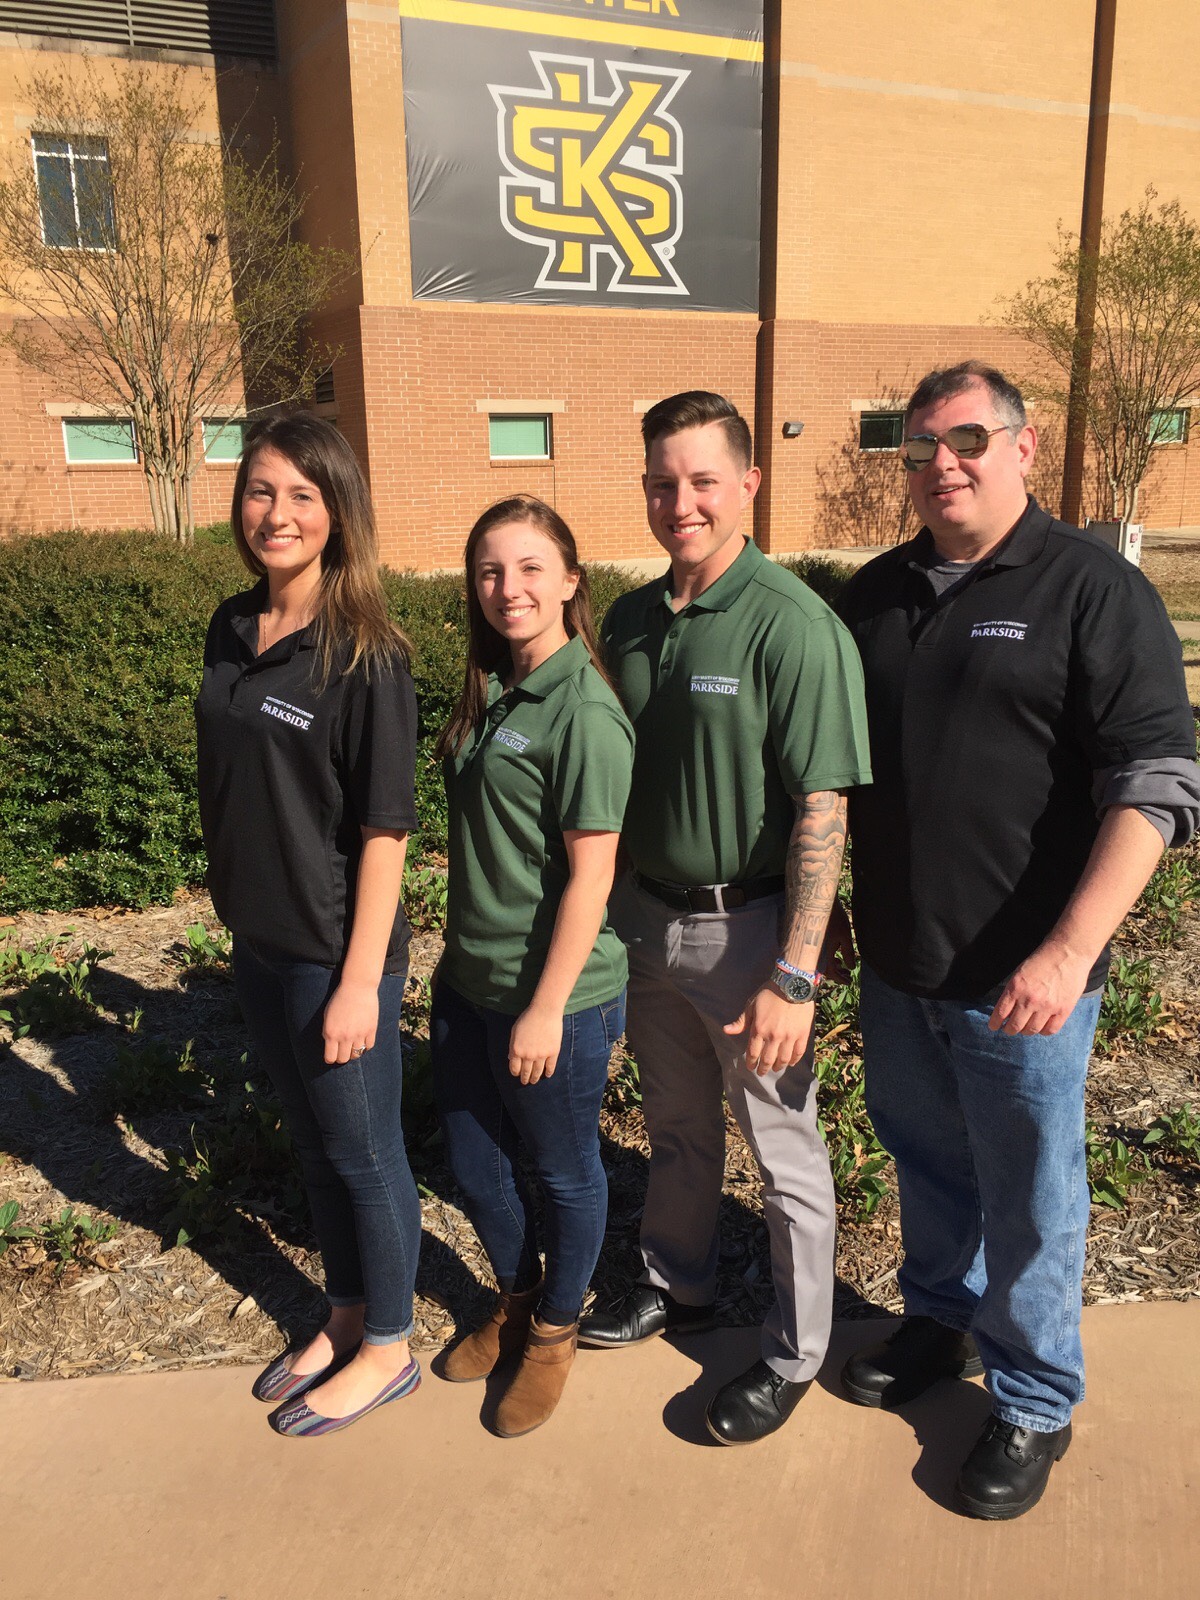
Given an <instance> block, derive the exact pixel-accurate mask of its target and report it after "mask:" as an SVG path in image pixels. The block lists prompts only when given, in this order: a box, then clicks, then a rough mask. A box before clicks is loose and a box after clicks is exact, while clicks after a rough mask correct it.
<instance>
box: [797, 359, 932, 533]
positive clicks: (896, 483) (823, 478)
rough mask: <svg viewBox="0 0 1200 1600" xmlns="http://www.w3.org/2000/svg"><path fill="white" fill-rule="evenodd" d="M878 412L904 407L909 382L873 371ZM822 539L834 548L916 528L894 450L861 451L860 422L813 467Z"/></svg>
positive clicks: (856, 420) (913, 531)
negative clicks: (890, 379)
mask: <svg viewBox="0 0 1200 1600" xmlns="http://www.w3.org/2000/svg"><path fill="white" fill-rule="evenodd" d="M875 384H876V392H877V393H878V394H879V395H880V396H881V397H882V398H881V400H880V406H879V409H880V410H881V411H888V412H891V411H895V412H901V413H902V412H903V411H904V407H905V405H906V404H907V402H908V396H909V392H910V391H911V389H912V384H911V383H908V382H907V378H906V379H905V380H904V381H903V382H901V383H899V384H895V383H893V384H885V383H883V381H882V380H881V379H880V378H879V377H878V376H877V377H876V379H875ZM817 500H818V504H819V507H820V511H819V524H820V528H821V543H822V544H823V545H829V546H831V547H835V548H846V547H850V546H854V545H886V544H897V543H899V541H900V540H901V539H907V538H910V537H911V536H912V534H914V533H915V532H916V520H915V517H914V514H913V509H912V505H911V502H910V501H909V498H908V493H907V491H906V489H905V484H904V469H903V467H902V466H901V464H900V458H899V456H898V454H897V452H896V451H895V450H887V449H877V450H864V449H863V448H862V446H861V443H860V421H859V419H858V418H855V420H854V421H852V422H851V424H850V426H849V429H848V431H847V433H846V436H845V438H844V439H843V440H842V442H841V444H840V445H839V446H838V447H837V451H836V453H835V454H834V455H833V456H832V457H831V458H830V459H829V460H827V461H826V462H825V463H824V464H822V465H821V466H818V467H817Z"/></svg>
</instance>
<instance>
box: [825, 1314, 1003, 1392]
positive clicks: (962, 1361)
mask: <svg viewBox="0 0 1200 1600" xmlns="http://www.w3.org/2000/svg"><path fill="white" fill-rule="evenodd" d="M982 1371H983V1362H982V1361H981V1360H980V1359H979V1351H978V1350H977V1349H976V1347H975V1341H974V1339H972V1337H971V1335H970V1334H969V1333H959V1332H958V1331H957V1330H956V1329H954V1328H946V1327H943V1325H942V1324H941V1323H940V1322H935V1321H934V1320H933V1318H932V1317H906V1318H905V1319H904V1321H903V1322H902V1323H901V1324H900V1326H899V1327H898V1328H897V1329H896V1331H895V1333H894V1334H892V1336H891V1338H890V1339H885V1340H884V1341H883V1343H882V1344H875V1345H872V1346H871V1347H870V1349H869V1350H860V1351H859V1353H858V1355H856V1356H851V1357H850V1359H849V1361H847V1363H846V1365H845V1366H844V1367H843V1368H842V1388H843V1389H844V1390H845V1391H846V1393H847V1394H848V1395H849V1397H850V1399H851V1400H853V1401H854V1403H855V1404H856V1405H860V1406H883V1407H884V1408H887V1409H890V1408H891V1407H893V1406H902V1405H904V1404H906V1402H908V1401H909V1400H915V1399H916V1398H917V1396H918V1395H919V1394H924V1393H925V1391H926V1389H928V1388H929V1386H930V1385H931V1384H934V1383H936V1382H937V1381H938V1379H939V1378H977V1377H978V1376H979V1374H980V1373H981V1372H982Z"/></svg>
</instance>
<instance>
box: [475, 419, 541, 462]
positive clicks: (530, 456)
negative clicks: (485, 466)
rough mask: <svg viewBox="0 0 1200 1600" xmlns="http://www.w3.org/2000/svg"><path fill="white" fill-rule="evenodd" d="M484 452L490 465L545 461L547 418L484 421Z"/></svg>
mask: <svg viewBox="0 0 1200 1600" xmlns="http://www.w3.org/2000/svg"><path fill="white" fill-rule="evenodd" d="M488 448H489V450H490V452H491V457H492V460H493V461H549V459H550V418H549V417H548V416H544V415H543V416H528V417H509V416H497V415H495V414H492V415H490V416H489V417H488Z"/></svg>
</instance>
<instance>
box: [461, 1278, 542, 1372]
mask: <svg viewBox="0 0 1200 1600" xmlns="http://www.w3.org/2000/svg"><path fill="white" fill-rule="evenodd" d="M541 1292H542V1286H541V1284H540V1283H537V1284H535V1285H534V1287H533V1288H532V1289H522V1290H521V1292H520V1293H519V1294H516V1293H512V1292H508V1293H502V1294H501V1296H500V1298H499V1300H497V1302H496V1308H495V1310H494V1311H493V1312H492V1314H491V1316H490V1317H489V1318H488V1320H487V1321H486V1322H485V1323H484V1325H483V1327H482V1328H476V1330H475V1332H474V1333H469V1334H468V1335H467V1337H466V1338H465V1339H464V1340H463V1341H462V1343H461V1344H456V1345H455V1346H454V1349H453V1350H450V1351H448V1352H447V1354H446V1359H445V1361H444V1362H443V1363H442V1377H443V1378H446V1379H448V1380H449V1381H450V1382H451V1383H475V1382H476V1381H477V1380H478V1379H479V1378H486V1377H487V1375H488V1373H489V1372H492V1371H493V1370H494V1369H495V1368H496V1367H498V1366H499V1365H500V1363H501V1362H502V1361H508V1360H511V1359H512V1358H513V1357H514V1356H518V1355H520V1353H521V1351H522V1349H523V1348H524V1345H525V1337H526V1335H527V1334H528V1332H529V1319H530V1318H531V1317H532V1316H533V1308H534V1306H536V1305H537V1302H538V1296H539V1295H540V1294H541Z"/></svg>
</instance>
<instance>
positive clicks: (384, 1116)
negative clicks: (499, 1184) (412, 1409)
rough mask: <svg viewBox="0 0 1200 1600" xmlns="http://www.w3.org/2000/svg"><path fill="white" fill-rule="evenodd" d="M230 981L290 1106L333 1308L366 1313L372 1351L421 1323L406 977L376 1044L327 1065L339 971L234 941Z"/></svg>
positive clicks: (387, 999)
mask: <svg viewBox="0 0 1200 1600" xmlns="http://www.w3.org/2000/svg"><path fill="white" fill-rule="evenodd" d="M233 975H234V980H235V982H236V985H237V994H238V1000H239V1001H240V1002H241V1007H242V1012H243V1015H244V1016H245V1018H246V1026H247V1027H248V1028H249V1030H250V1036H251V1038H252V1039H253V1041H254V1048H255V1050H256V1051H257V1052H258V1057H259V1060H260V1061H261V1062H262V1065H263V1067H264V1068H265V1070H266V1073H267V1076H268V1077H269V1078H270V1080H271V1083H272V1085H273V1086H274V1089H275V1093H276V1094H277V1095H278V1096H279V1099H280V1101H281V1102H282V1104H283V1111H284V1119H285V1121H286V1123H287V1126H288V1131H289V1132H290V1134H291V1136H292V1142H293V1144H294V1145H295V1147H296V1153H297V1155H298V1156H299V1158H300V1168H301V1171H302V1173H303V1175H304V1186H305V1189H306V1190H307V1192H308V1201H309V1205H310V1206H311V1207H312V1215H313V1227H314V1229H315V1231H316V1235H317V1243H318V1244H319V1245H320V1248H321V1256H322V1259H323V1261H324V1264H325V1289H326V1294H327V1296H328V1299H329V1303H330V1304H331V1305H335V1306H350V1305H365V1335H364V1336H365V1339H366V1342H367V1343H368V1344H395V1343H397V1342H398V1341H399V1340H401V1339H405V1338H407V1337H408V1335H409V1333H410V1332H411V1331H412V1324H413V1284H414V1282H415V1280H416V1275H417V1253H418V1250H419V1248H420V1243H421V1204H420V1201H419V1200H418V1199H417V1186H416V1184H415V1183H414V1182H413V1175H412V1172H411V1171H410V1169H409V1165H408V1157H407V1155H406V1154H405V1151H404V1134H403V1130H402V1128H401V1125H400V1089H401V1082H402V1070H401V1057H400V1032H399V1028H400V1004H401V1001H402V999H403V997H404V985H405V979H406V974H405V973H403V972H398V973H388V974H385V976H384V978H383V980H382V981H381V983H380V985H379V1028H378V1032H377V1034H376V1039H375V1045H374V1047H373V1048H372V1049H370V1050H368V1051H367V1052H366V1054H365V1055H363V1056H360V1057H359V1059H358V1060H357V1061H348V1062H346V1063H345V1064H344V1065H343V1066H332V1067H328V1066H326V1065H325V1041H324V1038H323V1037H322V1033H321V1027H322V1022H323V1019H324V1015H325V1007H326V1005H327V1004H328V1003H329V1000H330V998H331V996H332V995H333V991H334V990H335V989H336V988H337V985H338V980H339V977H340V974H339V973H338V972H337V971H335V970H334V969H332V968H330V967H321V966H315V965H313V964H312V963H310V962H306V961H291V960H289V959H288V958H287V957H285V956H281V955H279V954H277V953H276V952H274V951H271V950H267V949H266V948H264V947H263V946H261V945H252V944H251V943H250V942H249V940H246V939H235V940H234V942H233Z"/></svg>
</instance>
